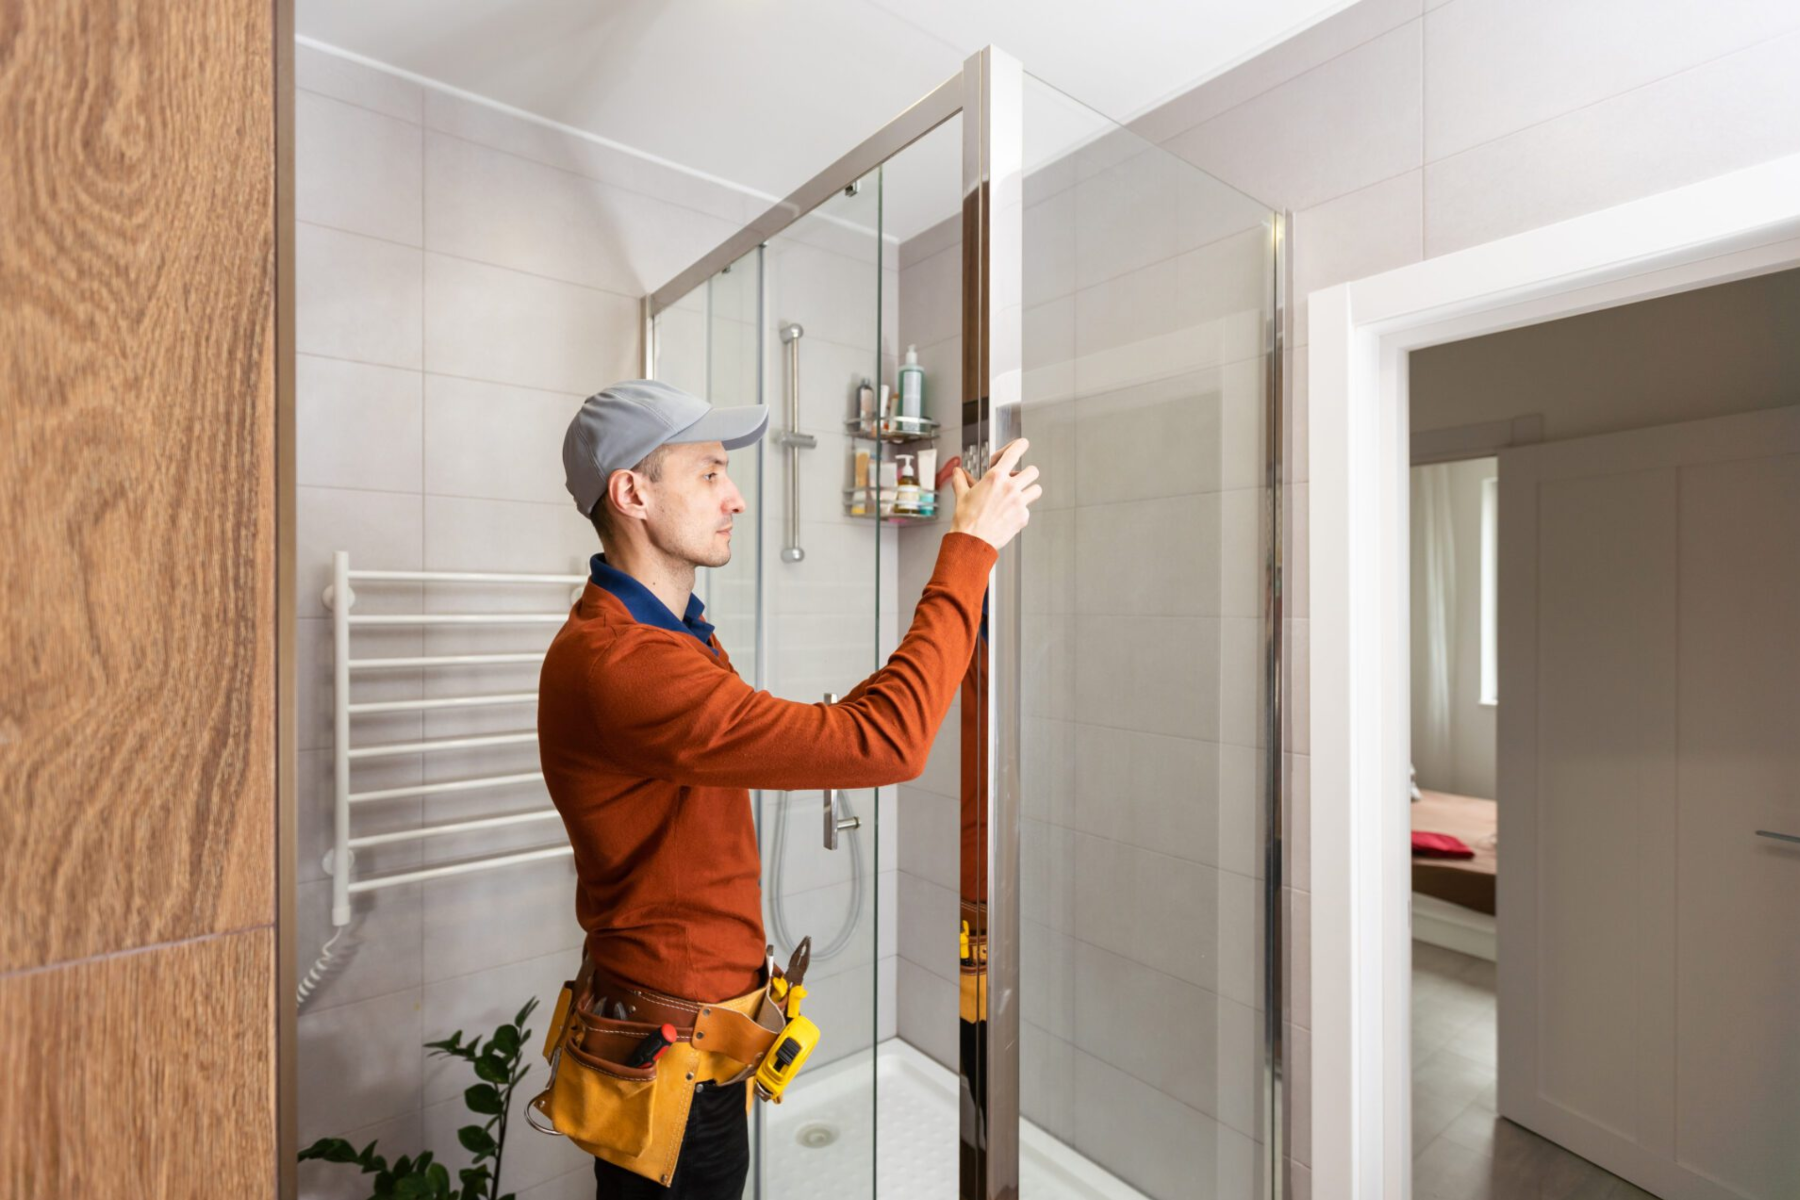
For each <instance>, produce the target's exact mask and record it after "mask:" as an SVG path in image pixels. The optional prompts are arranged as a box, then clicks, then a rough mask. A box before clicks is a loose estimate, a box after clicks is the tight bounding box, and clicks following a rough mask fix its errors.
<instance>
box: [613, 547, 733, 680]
mask: <svg viewBox="0 0 1800 1200" xmlns="http://www.w3.org/2000/svg"><path fill="white" fill-rule="evenodd" d="M588 569H589V571H590V572H591V574H590V575H589V578H591V579H592V580H593V581H594V586H595V587H601V588H605V589H606V590H607V591H609V592H611V593H612V594H613V595H615V596H617V597H618V598H619V603H621V604H623V605H624V606H625V611H626V612H628V613H630V614H631V618H632V620H634V621H636V622H637V623H638V624H639V625H654V626H656V627H657V628H658V629H668V630H671V631H673V632H675V633H691V634H693V635H694V636H695V637H697V638H699V639H700V644H701V645H702V646H705V647H706V648H707V649H708V650H712V632H713V627H712V626H711V625H708V624H707V623H706V621H705V620H703V619H702V618H701V616H700V614H701V613H702V612H704V611H705V610H706V606H705V605H704V604H702V603H700V597H698V596H695V595H689V596H688V602H687V612H685V613H683V614H682V616H681V618H680V619H679V620H677V619H676V617H675V614H674V613H672V612H670V611H669V606H668V605H666V604H664V603H663V602H662V601H661V600H659V599H657V598H656V593H655V592H653V591H651V590H650V589H649V588H647V587H645V586H644V585H643V584H641V583H639V582H638V581H637V580H635V579H633V578H632V577H631V576H629V575H627V574H626V573H625V572H623V571H621V570H619V569H618V568H617V567H615V566H613V565H612V564H611V563H609V562H607V561H606V555H604V554H596V555H594V557H593V558H590V559H589V560H588ZM712 652H713V655H714V657H717V655H718V651H716V650H712Z"/></svg>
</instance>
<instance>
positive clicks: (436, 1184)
mask: <svg viewBox="0 0 1800 1200" xmlns="http://www.w3.org/2000/svg"><path fill="white" fill-rule="evenodd" d="M425 1179H426V1182H428V1183H430V1184H431V1194H432V1195H433V1196H443V1195H444V1194H445V1193H446V1192H448V1191H449V1190H450V1172H449V1171H448V1170H446V1169H445V1167H444V1164H443V1163H435V1162H434V1163H432V1164H431V1169H430V1170H429V1171H426V1172H425Z"/></svg>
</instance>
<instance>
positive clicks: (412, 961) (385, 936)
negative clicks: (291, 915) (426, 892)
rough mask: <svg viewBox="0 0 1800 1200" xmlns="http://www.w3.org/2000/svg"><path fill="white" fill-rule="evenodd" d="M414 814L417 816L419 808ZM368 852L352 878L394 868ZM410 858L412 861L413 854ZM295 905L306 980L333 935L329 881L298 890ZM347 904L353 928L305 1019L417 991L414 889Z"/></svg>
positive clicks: (388, 890) (369, 895) (335, 951)
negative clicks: (357, 1004)
mask: <svg viewBox="0 0 1800 1200" xmlns="http://www.w3.org/2000/svg"><path fill="white" fill-rule="evenodd" d="M413 808H414V811H415V813H416V811H417V806H416V805H414V806H413ZM414 823H415V824H416V823H417V822H416V821H415V822H414ZM356 828H357V832H359V833H368V832H373V831H374V827H371V828H365V827H364V826H363V825H362V824H360V823H359V824H358V825H357V827H356ZM368 849H373V847H370V848H367V849H365V850H362V851H358V852H357V867H356V876H355V877H356V878H363V877H364V873H365V872H368V873H379V872H380V871H382V870H384V869H388V868H389V867H392V866H395V865H397V864H393V863H391V862H389V863H382V862H381V860H380V859H379V858H373V859H372V858H371V857H370V856H369V854H368ZM413 857H414V859H415V861H416V858H417V850H416V849H414V851H413ZM377 864H379V865H377ZM294 902H295V905H296V909H297V912H298V913H299V922H298V925H299V929H298V938H299V944H300V958H299V968H300V972H301V974H302V975H305V974H306V973H307V972H309V971H311V970H312V969H313V966H314V964H315V963H316V962H317V955H318V951H319V949H320V947H322V946H324V944H325V942H326V940H327V939H329V938H330V937H331V936H332V935H333V934H334V933H335V932H336V927H335V926H333V925H332V924H331V881H330V880H329V879H321V880H316V881H314V882H311V883H303V884H300V885H299V887H298V888H297V889H296V894H295V901H294ZM350 904H351V909H352V911H353V913H354V916H353V918H352V920H353V921H354V923H355V924H354V927H352V928H350V929H349V931H348V932H347V933H345V934H344V936H343V937H342V938H340V939H339V940H338V943H337V945H335V946H333V947H332V967H331V969H330V970H328V971H327V972H326V973H325V974H324V975H323V976H322V978H321V979H320V982H319V984H318V986H317V987H316V988H315V989H314V990H313V993H312V995H311V997H310V998H309V999H308V1001H307V1005H306V1009H305V1011H306V1012H307V1013H308V1014H311V1013H315V1012H323V1011H324V1010H326V1009H328V1008H334V1007H336V1006H338V1005H342V1004H354V1003H356V1002H357V1001H359V1000H368V999H372V998H374V997H376V996H385V995H389V994H391V993H394V992H404V991H407V990H409V989H414V988H417V987H418V986H419V980H420V978H421V976H420V973H419V931H420V928H421V926H420V918H419V887H418V885H417V884H403V885H401V886H400V887H392V888H382V889H380V890H378V891H373V892H366V893H364V894H362V895H359V896H352V897H351V898H350Z"/></svg>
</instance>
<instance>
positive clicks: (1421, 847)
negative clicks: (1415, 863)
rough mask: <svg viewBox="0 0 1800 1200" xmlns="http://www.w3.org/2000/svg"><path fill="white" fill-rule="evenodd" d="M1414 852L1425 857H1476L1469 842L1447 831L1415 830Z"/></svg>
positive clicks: (1413, 836) (1413, 837) (1413, 839)
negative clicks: (1427, 831)
mask: <svg viewBox="0 0 1800 1200" xmlns="http://www.w3.org/2000/svg"><path fill="white" fill-rule="evenodd" d="M1412 852H1413V853H1414V854H1418V855H1422V856H1423V857H1425V858H1474V857H1475V852H1474V851H1473V850H1471V849H1469V845H1468V843H1467V842H1465V841H1463V840H1462V839H1461V838H1459V837H1452V836H1451V835H1450V834H1447V833H1422V832H1420V831H1419V830H1417V829H1415V830H1413V835H1412Z"/></svg>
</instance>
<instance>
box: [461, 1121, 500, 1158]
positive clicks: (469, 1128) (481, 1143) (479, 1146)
mask: <svg viewBox="0 0 1800 1200" xmlns="http://www.w3.org/2000/svg"><path fill="white" fill-rule="evenodd" d="M456 1140H457V1141H459V1142H461V1143H462V1144H463V1148H464V1149H465V1150H472V1151H474V1152H475V1153H476V1154H492V1153H493V1152H494V1149H495V1146H494V1139H493V1136H492V1135H491V1134H489V1133H488V1131H487V1130H485V1129H483V1128H482V1127H481V1126H479V1125H464V1126H463V1127H462V1128H461V1129H459V1130H457V1131H456Z"/></svg>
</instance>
